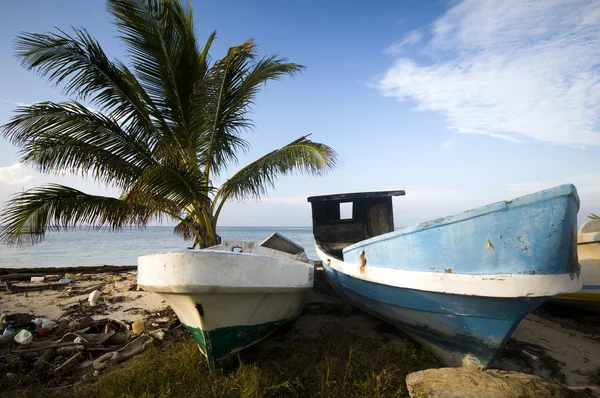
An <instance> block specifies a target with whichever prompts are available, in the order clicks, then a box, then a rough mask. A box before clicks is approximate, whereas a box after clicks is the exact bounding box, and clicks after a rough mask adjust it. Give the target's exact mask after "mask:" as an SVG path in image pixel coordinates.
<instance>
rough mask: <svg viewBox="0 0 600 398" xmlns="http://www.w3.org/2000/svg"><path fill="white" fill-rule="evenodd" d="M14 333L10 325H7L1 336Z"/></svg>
mask: <svg viewBox="0 0 600 398" xmlns="http://www.w3.org/2000/svg"><path fill="white" fill-rule="evenodd" d="M13 333H15V331H14V329H13V328H12V326H7V327H6V328H5V329H4V332H2V336H3V337H6V336H10V335H11V334H13Z"/></svg>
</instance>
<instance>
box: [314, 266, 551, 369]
mask: <svg viewBox="0 0 600 398" xmlns="http://www.w3.org/2000/svg"><path fill="white" fill-rule="evenodd" d="M323 268H324V269H325V272H326V274H327V278H328V280H329V282H330V283H331V285H332V286H333V287H334V289H335V290H336V291H337V292H338V293H339V294H340V295H342V296H343V297H344V298H345V299H347V300H348V301H349V302H350V303H352V304H353V305H354V306H356V307H358V308H360V309H362V310H364V311H366V312H368V313H370V314H372V315H374V316H376V317H378V318H380V319H382V320H384V321H386V322H388V323H390V324H392V325H394V326H395V327H397V328H398V329H400V330H401V331H403V332H404V333H406V334H408V335H409V336H410V337H412V338H413V339H414V340H416V341H418V342H419V343H421V344H422V345H424V346H426V347H427V348H428V349H430V350H431V352H432V353H433V354H434V355H435V356H436V357H438V358H439V359H440V360H441V361H442V362H443V363H444V364H445V365H446V366H458V367H461V366H466V367H482V368H486V367H488V366H489V365H490V363H492V362H493V361H494V360H495V359H496V357H497V356H498V354H499V352H500V350H501V349H502V347H503V346H504V345H505V344H506V342H507V341H508V339H509V337H510V335H511V334H512V332H513V331H514V329H515V328H516V327H517V326H518V324H519V322H520V321H521V320H522V319H523V318H524V317H525V316H526V315H527V314H528V313H530V312H531V311H532V310H533V309H535V308H536V307H537V306H538V305H540V304H541V303H542V302H544V301H545V300H546V299H547V298H546V297H532V298H527V297H524V298H513V299H506V298H496V297H479V296H467V295H458V294H445V293H436V292H427V291H422V290H415V289H399V288H395V287H392V286H387V285H383V284H378V283H373V282H365V281H363V280H361V279H358V278H354V277H352V276H349V275H347V274H344V273H342V272H339V271H337V270H335V269H334V268H331V267H329V266H328V265H327V264H326V263H325V262H324V264H323Z"/></svg>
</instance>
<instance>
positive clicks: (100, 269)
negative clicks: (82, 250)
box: [0, 265, 137, 277]
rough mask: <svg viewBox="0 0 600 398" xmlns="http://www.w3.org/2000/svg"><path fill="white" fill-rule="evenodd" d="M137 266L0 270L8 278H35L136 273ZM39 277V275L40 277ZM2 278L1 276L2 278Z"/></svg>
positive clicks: (0, 273)
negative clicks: (62, 275)
mask: <svg viewBox="0 0 600 398" xmlns="http://www.w3.org/2000/svg"><path fill="white" fill-rule="evenodd" d="M136 270H137V265H98V266H81V267H36V268H0V275H2V276H6V275H7V274H12V273H23V274H29V276H30V277H31V276H35V275H38V274H40V273H41V275H42V276H43V275H49V274H55V275H56V274H59V275H60V274H64V273H66V272H68V273H72V274H79V273H81V274H99V273H104V272H127V271H136ZM38 276H39V275H38ZM0 277H1V276H0Z"/></svg>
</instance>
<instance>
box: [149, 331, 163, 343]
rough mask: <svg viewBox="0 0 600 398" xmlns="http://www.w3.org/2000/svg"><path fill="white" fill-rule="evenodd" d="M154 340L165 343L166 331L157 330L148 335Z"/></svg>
mask: <svg viewBox="0 0 600 398" xmlns="http://www.w3.org/2000/svg"><path fill="white" fill-rule="evenodd" d="M148 335H149V336H150V337H152V338H153V339H154V340H158V341H163V340H164V339H165V336H166V332H165V331H164V329H156V330H153V331H151V332H149V333H148Z"/></svg>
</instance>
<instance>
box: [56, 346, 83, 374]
mask: <svg viewBox="0 0 600 398" xmlns="http://www.w3.org/2000/svg"><path fill="white" fill-rule="evenodd" d="M83 359H84V357H83V354H82V353H80V352H78V353H77V354H75V355H73V356H72V357H71V358H69V359H67V360H66V361H65V362H64V363H63V364H62V365H60V366H59V367H58V368H56V369H54V372H53V373H54V375H55V376H57V377H60V376H62V375H64V374H65V373H67V372H68V371H69V370H70V369H71V368H72V367H73V366H75V365H76V364H77V363H79V362H81V361H83Z"/></svg>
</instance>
